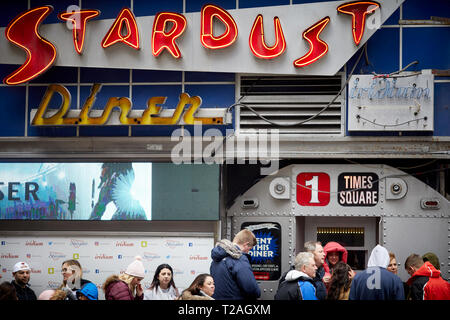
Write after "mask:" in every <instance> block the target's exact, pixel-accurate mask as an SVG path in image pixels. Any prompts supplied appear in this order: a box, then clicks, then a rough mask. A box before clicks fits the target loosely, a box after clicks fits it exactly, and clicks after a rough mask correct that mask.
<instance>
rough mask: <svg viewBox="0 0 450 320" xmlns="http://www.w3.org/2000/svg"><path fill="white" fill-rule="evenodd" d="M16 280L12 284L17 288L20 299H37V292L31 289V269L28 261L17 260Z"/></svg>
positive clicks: (14, 270)
mask: <svg viewBox="0 0 450 320" xmlns="http://www.w3.org/2000/svg"><path fill="white" fill-rule="evenodd" d="M12 274H13V277H14V280H13V281H11V284H13V285H14V287H15V288H16V294H17V298H18V299H19V300H37V298H36V294H35V293H34V291H33V290H31V288H30V286H29V284H28V282H30V274H31V269H30V266H29V265H28V264H27V263H26V262H22V261H21V262H17V263H16V264H15V265H14V267H13V272H12Z"/></svg>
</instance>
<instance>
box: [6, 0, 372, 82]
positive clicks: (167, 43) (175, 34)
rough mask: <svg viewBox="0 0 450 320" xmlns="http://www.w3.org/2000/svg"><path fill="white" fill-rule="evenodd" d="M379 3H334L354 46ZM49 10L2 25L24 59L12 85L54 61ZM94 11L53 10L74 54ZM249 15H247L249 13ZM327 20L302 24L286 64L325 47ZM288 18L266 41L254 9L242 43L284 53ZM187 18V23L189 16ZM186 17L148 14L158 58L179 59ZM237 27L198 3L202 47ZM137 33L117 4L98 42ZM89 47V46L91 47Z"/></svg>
mask: <svg viewBox="0 0 450 320" xmlns="http://www.w3.org/2000/svg"><path fill="white" fill-rule="evenodd" d="M379 8H380V5H379V4H378V3H377V2H374V1H355V2H348V3H344V4H341V5H339V6H338V7H337V8H336V10H337V12H338V13H340V15H339V16H343V17H344V18H342V17H339V19H340V20H342V21H343V23H344V22H346V23H348V22H351V27H350V28H347V30H349V32H350V31H351V32H352V37H353V42H354V45H356V46H358V45H359V44H360V42H361V39H362V36H363V34H364V27H365V23H366V17H367V15H369V14H371V13H373V12H375V11H376V10H377V9H379ZM52 10H53V8H52V7H51V6H42V7H39V8H35V9H31V10H28V11H26V12H25V13H22V14H20V15H19V16H18V17H16V18H15V19H13V20H12V21H11V22H10V23H9V25H8V27H7V28H6V29H5V35H6V39H7V40H8V41H9V42H11V43H13V44H15V45H17V46H19V47H20V48H21V49H23V50H25V51H26V53H27V59H26V61H25V63H23V65H22V66H21V67H20V68H19V69H17V70H16V71H14V72H13V73H12V74H10V75H8V76H7V77H5V78H4V79H3V82H4V83H6V84H8V85H16V84H21V83H24V82H27V81H30V80H32V79H34V78H35V77H37V76H39V75H40V74H42V73H43V72H44V71H46V70H47V69H48V68H50V67H51V66H52V64H53V63H54V61H55V59H56V54H57V48H56V46H55V44H53V43H52V42H51V41H50V40H47V39H45V38H44V37H43V36H42V35H41V34H40V32H39V27H40V26H41V24H42V22H43V21H44V20H45V18H46V17H47V16H48V15H49V14H50V13H51V11H52ZM341 14H342V15H341ZM99 15H100V12H99V11H98V10H87V9H80V10H77V11H70V12H61V13H59V15H58V17H59V19H60V20H62V21H65V22H66V23H71V24H72V38H73V47H74V50H75V51H76V53H77V54H78V55H81V54H83V49H84V43H85V37H86V33H88V32H89V23H88V21H89V20H91V19H93V18H95V17H97V16H99ZM345 16H350V17H351V20H350V19H347V18H345ZM250 19H253V17H251V18H250ZM330 21H331V18H330V16H325V17H321V18H320V19H319V20H318V21H316V22H314V23H313V24H312V25H310V26H309V27H308V28H306V29H305V30H304V32H303V33H302V35H301V38H300V37H299V36H296V38H297V39H298V40H299V41H300V39H302V38H303V41H306V42H305V44H306V46H307V48H308V51H307V53H306V54H304V55H303V56H301V52H299V53H298V55H297V57H296V58H295V59H294V60H291V61H292V65H291V66H292V67H291V68H294V69H298V68H304V67H306V66H308V65H311V64H314V63H317V62H318V61H319V60H320V59H322V58H323V57H324V56H325V55H326V54H327V53H328V43H327V41H326V40H325V39H324V37H323V36H322V33H323V32H324V30H325V29H326V28H328V26H329V25H330V23H329V22H330ZM347 21H348V22H347ZM288 22H289V21H287V22H284V21H282V19H280V18H279V17H277V16H275V17H274V18H273V31H274V35H275V37H274V38H275V39H274V41H270V42H272V43H268V41H267V37H266V34H267V32H266V31H267V30H264V24H263V15H262V14H257V15H256V17H255V18H254V22H253V25H252V27H251V30H249V31H250V34H249V36H248V49H249V51H250V52H251V54H252V55H253V57H254V58H256V59H261V60H262V61H267V60H273V59H277V58H278V57H280V56H282V55H283V54H285V53H286V51H287V49H288V46H287V43H288V42H287V40H286V36H285V30H283V26H284V27H286V26H287V25H288ZM189 23H193V22H192V20H191V21H190V22H189ZM189 23H188V19H186V17H185V15H183V14H179V13H174V12H160V13H158V14H157V15H156V16H155V18H154V21H153V25H152V29H151V37H150V39H151V52H152V55H153V57H154V58H156V59H158V58H159V57H160V56H161V55H163V54H168V55H169V57H170V56H171V57H172V59H175V60H180V59H181V58H182V57H183V52H182V50H181V48H180V44H179V42H180V41H181V38H182V37H183V34H184V33H185V31H186V29H188V27H189V26H188V24H189ZM221 29H224V31H223V32H222V33H221V34H218V33H220V32H221V31H220V30H221ZM239 31H240V30H239V28H238V24H237V23H236V21H235V19H234V18H233V16H232V15H231V14H230V13H229V12H228V11H227V10H225V9H223V8H221V7H219V6H217V5H213V4H206V5H204V6H203V7H202V9H201V12H200V28H199V36H200V43H201V45H202V46H203V48H204V49H205V50H211V51H218V50H224V49H226V48H230V47H233V46H235V45H236V41H237V39H238V37H239V34H240V33H239ZM139 34H140V30H139V26H138V23H137V21H136V18H135V16H134V14H133V12H132V11H131V10H130V9H128V8H123V9H122V10H121V11H120V12H119V14H118V16H117V18H116V19H115V20H114V21H113V23H112V25H111V26H110V28H109V30H108V31H107V32H106V34H105V35H104V37H103V39H102V41H101V43H99V45H100V46H101V47H102V48H103V49H105V50H108V48H109V47H112V46H117V45H125V46H129V47H130V48H132V49H135V50H140V49H141V43H140V42H141V40H140V36H139ZM146 36H148V35H146ZM292 41H293V39H292V40H291V42H292ZM86 50H88V49H84V51H86ZM89 50H92V48H90V49H89ZM227 50H228V49H227ZM299 56H300V57H299ZM298 57H299V58H298Z"/></svg>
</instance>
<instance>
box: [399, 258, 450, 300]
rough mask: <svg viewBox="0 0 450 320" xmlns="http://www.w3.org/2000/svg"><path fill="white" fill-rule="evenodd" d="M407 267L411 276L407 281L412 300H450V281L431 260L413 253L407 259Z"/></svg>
mask: <svg viewBox="0 0 450 320" xmlns="http://www.w3.org/2000/svg"><path fill="white" fill-rule="evenodd" d="M405 269H406V272H408V274H409V275H410V276H411V278H409V280H408V281H407V282H406V283H407V284H408V285H409V286H410V287H411V296H410V298H411V299H412V300H450V283H448V282H447V281H445V280H444V279H442V277H441V271H440V270H437V269H436V268H435V267H434V266H433V265H432V264H431V263H430V262H429V261H426V262H424V261H423V259H422V257H421V256H419V255H418V254H415V253H413V254H411V255H410V256H409V257H408V258H407V259H406V261H405Z"/></svg>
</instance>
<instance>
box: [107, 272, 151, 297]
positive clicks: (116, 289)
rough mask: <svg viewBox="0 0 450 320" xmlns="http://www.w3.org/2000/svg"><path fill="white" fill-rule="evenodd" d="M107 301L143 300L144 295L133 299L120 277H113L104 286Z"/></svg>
mask: <svg viewBox="0 0 450 320" xmlns="http://www.w3.org/2000/svg"><path fill="white" fill-rule="evenodd" d="M103 288H104V290H105V299H106V300H142V299H143V298H144V295H141V296H136V297H133V294H132V293H131V290H130V289H129V288H128V285H127V284H126V283H125V282H123V281H122V280H120V278H119V276H117V275H112V276H110V277H109V278H108V279H106V281H105V284H104V285H103Z"/></svg>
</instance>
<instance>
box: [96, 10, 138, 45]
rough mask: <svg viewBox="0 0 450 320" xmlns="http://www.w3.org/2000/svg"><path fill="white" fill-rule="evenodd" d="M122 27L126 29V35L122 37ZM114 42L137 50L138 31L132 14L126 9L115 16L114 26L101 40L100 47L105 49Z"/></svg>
mask: <svg viewBox="0 0 450 320" xmlns="http://www.w3.org/2000/svg"><path fill="white" fill-rule="evenodd" d="M123 26H125V27H126V29H127V34H126V35H125V36H124V35H122V28H123ZM116 42H123V43H125V44H127V45H129V46H130V47H132V48H134V49H136V50H138V49H139V31H138V27H137V23H136V19H135V18H134V15H133V13H132V12H131V11H130V9H128V8H123V9H122V10H121V11H120V13H119V15H118V16H117V18H116V20H115V21H114V24H113V25H112V26H111V28H110V29H109V31H108V33H107V34H106V36H105V37H104V38H103V40H102V47H103V48H107V47H109V46H111V45H113V44H114V43H116Z"/></svg>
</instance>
